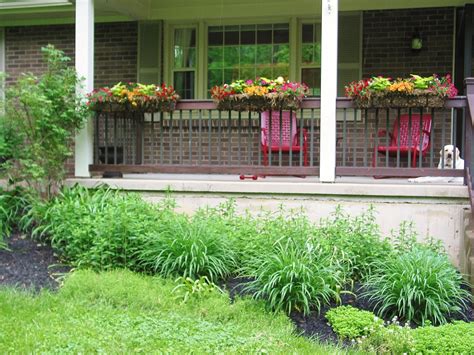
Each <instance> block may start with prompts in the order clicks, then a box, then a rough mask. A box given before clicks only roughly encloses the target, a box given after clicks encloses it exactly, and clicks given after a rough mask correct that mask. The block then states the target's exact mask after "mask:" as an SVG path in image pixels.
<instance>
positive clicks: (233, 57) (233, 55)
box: [224, 47, 239, 68]
mask: <svg viewBox="0 0 474 355" xmlns="http://www.w3.org/2000/svg"><path fill="white" fill-rule="evenodd" d="M238 64H239V47H224V67H225V68H229V67H233V66H235V65H238Z"/></svg>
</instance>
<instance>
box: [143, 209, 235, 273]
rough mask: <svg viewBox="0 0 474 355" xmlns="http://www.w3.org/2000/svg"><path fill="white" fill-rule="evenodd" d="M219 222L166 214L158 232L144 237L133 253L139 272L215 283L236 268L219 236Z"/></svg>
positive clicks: (227, 242) (228, 245)
mask: <svg viewBox="0 0 474 355" xmlns="http://www.w3.org/2000/svg"><path fill="white" fill-rule="evenodd" d="M221 226H222V225H221V223H220V220H219V218H215V219H209V218H203V217H202V216H201V215H200V214H197V215H195V216H194V217H193V218H191V219H189V217H187V216H186V215H181V214H176V213H174V212H173V213H169V214H168V215H167V216H166V218H164V220H163V223H162V225H161V226H160V228H159V230H157V231H156V232H154V233H148V234H144V235H143V238H142V246H141V248H140V251H138V253H137V257H138V260H139V264H140V266H141V268H142V269H143V270H146V271H154V272H157V273H159V274H160V275H162V276H165V277H169V276H183V277H185V278H186V277H190V278H193V279H196V278H200V277H201V276H206V277H207V278H208V279H209V280H210V281H211V282H216V281H217V280H219V279H223V278H225V277H227V276H228V275H230V274H231V273H232V272H233V271H234V270H235V268H236V258H235V252H234V248H233V246H232V244H231V241H230V239H229V238H228V236H227V235H225V234H222V233H221V232H222V229H221V228H220V227H221Z"/></svg>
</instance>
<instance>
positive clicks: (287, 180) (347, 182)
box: [67, 174, 469, 199]
mask: <svg viewBox="0 0 474 355" xmlns="http://www.w3.org/2000/svg"><path fill="white" fill-rule="evenodd" d="M67 183H68V184H75V183H79V184H83V185H85V186H88V187H94V186H98V185H100V184H107V185H110V186H111V187H115V188H120V189H124V190H131V191H154V192H160V191H161V192H163V191H167V190H171V191H173V192H191V193H200V192H201V193H232V194H277V195H279V194H286V195H303V196H309V195H320V196H335V195H339V196H341V195H343V196H359V197H369V196H372V197H376V196H379V197H392V198H402V197H404V198H441V199H468V198H469V192H468V189H467V186H465V185H463V182H462V178H446V177H444V178H433V180H432V181H427V182H420V183H413V182H409V180H408V179H406V178H403V179H402V178H387V179H374V178H373V177H337V178H336V182H335V183H322V182H320V180H319V178H318V177H314V176H308V177H305V178H302V177H296V176H295V177H291V176H267V177H265V178H261V177H259V178H258V180H252V179H246V180H240V179H239V176H238V175H235V174H229V175H217V174H124V176H123V178H109V179H105V178H89V179H83V178H71V179H68V180H67Z"/></svg>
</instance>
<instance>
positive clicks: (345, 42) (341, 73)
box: [300, 13, 361, 96]
mask: <svg viewBox="0 0 474 355" xmlns="http://www.w3.org/2000/svg"><path fill="white" fill-rule="evenodd" d="M360 27H361V19H360V14H359V13H346V14H341V15H340V18H339V33H338V36H339V40H338V73H337V80H338V87H337V94H338V96H344V86H345V85H346V84H347V83H348V82H351V81H353V80H358V79H360V76H361V70H360V67H361V52H360V48H361V28H360ZM300 38H301V47H300V48H301V51H300V68H301V81H302V82H304V83H305V84H307V85H308V86H309V87H310V90H311V95H312V96H319V95H320V94H321V89H320V88H321V23H320V22H314V23H302V24H301V37H300Z"/></svg>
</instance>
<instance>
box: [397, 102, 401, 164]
mask: <svg viewBox="0 0 474 355" xmlns="http://www.w3.org/2000/svg"><path fill="white" fill-rule="evenodd" d="M397 122H398V130H397V168H399V167H400V128H401V126H400V108H399V109H397Z"/></svg>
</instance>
